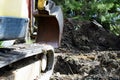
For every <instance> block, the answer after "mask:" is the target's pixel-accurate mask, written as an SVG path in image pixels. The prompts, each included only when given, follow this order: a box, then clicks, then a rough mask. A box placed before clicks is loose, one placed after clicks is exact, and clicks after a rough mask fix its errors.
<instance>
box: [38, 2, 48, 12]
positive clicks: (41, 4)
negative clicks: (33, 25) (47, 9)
mask: <svg viewBox="0 0 120 80" xmlns="http://www.w3.org/2000/svg"><path fill="white" fill-rule="evenodd" d="M46 1H47V0H38V4H37V7H38V9H39V10H43V9H44V6H45V3H46Z"/></svg>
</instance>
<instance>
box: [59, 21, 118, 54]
mask: <svg viewBox="0 0 120 80" xmlns="http://www.w3.org/2000/svg"><path fill="white" fill-rule="evenodd" d="M119 43H120V40H119V37H118V36H116V35H114V34H112V33H111V32H110V31H108V30H106V29H104V28H103V27H102V26H101V25H100V24H99V23H97V22H96V21H77V20H73V19H66V20H65V23H64V29H63V37H62V41H61V48H64V49H65V50H69V51H72V52H77V51H81V50H83V51H91V50H116V49H119V45H118V44H119Z"/></svg>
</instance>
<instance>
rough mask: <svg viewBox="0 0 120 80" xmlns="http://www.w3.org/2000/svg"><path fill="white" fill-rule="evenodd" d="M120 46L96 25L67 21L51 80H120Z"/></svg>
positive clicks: (90, 22) (118, 42)
mask: <svg viewBox="0 0 120 80" xmlns="http://www.w3.org/2000/svg"><path fill="white" fill-rule="evenodd" d="M119 44H120V39H119V36H116V35H114V34H113V33H111V32H110V31H108V30H106V29H105V28H103V27H102V26H101V25H100V24H99V23H97V22H96V21H77V20H73V19H66V20H65V22H64V30H63V35H62V41H61V47H59V48H57V49H55V52H56V53H55V66H54V73H53V75H52V76H51V79H50V80H120V45H119Z"/></svg>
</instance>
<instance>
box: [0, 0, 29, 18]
mask: <svg viewBox="0 0 120 80" xmlns="http://www.w3.org/2000/svg"><path fill="white" fill-rule="evenodd" d="M0 16H13V17H20V18H28V5H27V1H26V0H0Z"/></svg>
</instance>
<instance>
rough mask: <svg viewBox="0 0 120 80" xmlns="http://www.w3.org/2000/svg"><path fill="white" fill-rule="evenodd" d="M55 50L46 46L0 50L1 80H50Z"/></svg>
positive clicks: (26, 45)
mask: <svg viewBox="0 0 120 80" xmlns="http://www.w3.org/2000/svg"><path fill="white" fill-rule="evenodd" d="M53 66H54V49H53V47H52V46H50V45H45V44H37V43H35V44H18V45H14V46H11V47H9V48H1V49H0V80H49V78H50V76H51V75H52V72H53Z"/></svg>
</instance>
